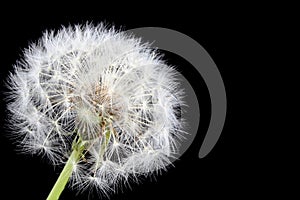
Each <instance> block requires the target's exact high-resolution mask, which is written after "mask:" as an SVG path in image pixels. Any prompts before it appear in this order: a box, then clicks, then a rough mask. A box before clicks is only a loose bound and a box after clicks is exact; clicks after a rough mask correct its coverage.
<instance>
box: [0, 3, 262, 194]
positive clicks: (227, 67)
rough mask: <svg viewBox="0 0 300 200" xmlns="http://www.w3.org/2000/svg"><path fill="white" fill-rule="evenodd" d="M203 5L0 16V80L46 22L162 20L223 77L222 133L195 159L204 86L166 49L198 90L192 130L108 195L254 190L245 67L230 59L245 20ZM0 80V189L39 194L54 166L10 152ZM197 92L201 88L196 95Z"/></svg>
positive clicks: (258, 187) (53, 25)
mask: <svg viewBox="0 0 300 200" xmlns="http://www.w3.org/2000/svg"><path fill="white" fill-rule="evenodd" d="M204 10H205V7H199V9H197V8H196V9H195V10H193V11H190V10H186V9H185V8H182V11H180V10H177V11H174V10H172V9H171V8H170V9H169V10H168V12H166V10H164V11H163V12H159V11H157V10H152V11H151V12H146V11H145V12H144V13H143V12H140V13H135V12H123V13H122V14H121V13H119V12H107V13H106V14H103V13H100V15H96V16H90V15H81V16H78V15H61V16H57V15H56V14H55V12H52V14H50V15H45V14H44V15H41V14H36V15H33V16H28V15H27V14H21V15H18V14H17V12H12V13H11V15H6V16H2V21H1V26H2V27H4V29H5V31H1V37H0V38H2V41H1V49H2V51H3V52H2V54H1V55H2V56H1V70H0V71H1V74H0V75H1V77H0V79H1V80H5V78H6V77H7V74H8V72H9V71H12V65H13V64H14V63H15V62H16V60H17V59H19V58H20V56H21V55H22V49H24V48H26V47H27V46H28V44H29V42H32V41H33V42H34V41H36V40H37V39H38V38H39V37H40V36H41V35H42V32H43V31H45V30H46V29H59V28H60V26H61V25H69V24H78V23H79V24H81V23H86V22H87V21H89V22H92V23H94V24H97V23H98V22H103V21H104V22H107V23H110V24H113V25H115V26H116V27H122V28H123V29H124V30H126V29H130V28H137V27H147V26H155V27H165V28H170V29H174V30H177V31H180V32H182V33H184V34H186V35H188V36H190V37H192V38H193V39H195V40H196V41H197V42H199V44H201V45H202V46H203V47H204V48H205V49H206V51H207V52H208V53H209V54H210V56H211V57H212V59H213V60H214V62H215V63H216V65H217V66H218V69H219V71H220V73H221V75H222V77H223V80H224V83H225V88H226V93H227V101H228V111H227V118H226V123H225V126H224V129H223V132H222V135H221V137H220V139H219V141H218V143H217V144H216V146H215V147H214V149H213V150H212V151H211V152H210V153H209V154H208V155H207V156H206V157H205V158H202V159H199V158H198V152H199V149H200V146H201V143H202V140H203V138H204V135H205V133H206V130H207V127H208V124H209V116H210V101H209V96H208V91H207V88H206V86H205V83H204V81H203V79H202V78H201V76H200V75H199V74H197V73H195V70H193V67H192V66H190V64H189V63H187V62H186V61H185V60H183V59H182V58H180V57H178V56H176V55H173V54H171V53H168V52H163V53H165V58H166V60H167V61H168V62H169V63H170V64H174V65H176V66H177V67H178V69H179V71H180V72H181V73H183V75H184V76H185V77H186V78H187V79H188V80H189V81H190V83H191V85H192V86H193V87H194V89H195V91H196V93H197V95H199V96H198V97H199V102H200V110H201V122H200V127H199V131H198V135H197V137H196V139H195V141H194V142H193V144H192V145H191V147H190V148H189V149H188V151H187V152H186V153H185V154H184V155H183V156H182V157H181V158H180V160H179V161H176V162H175V163H174V165H175V167H174V168H170V169H169V170H168V172H164V173H163V174H162V175H160V176H156V177H155V179H150V178H149V179H145V180H144V181H142V183H141V184H139V185H137V184H133V185H132V187H131V189H130V188H126V189H124V191H123V192H119V193H117V194H112V195H111V197H110V198H111V199H131V200H134V199H157V200H160V199H165V198H167V199H182V198H183V197H184V198H185V199H201V198H203V197H204V196H205V198H207V197H210V198H214V197H217V196H220V195H221V197H224V198H238V199H240V198H242V197H245V196H246V197H250V196H256V194H258V192H259V191H263V190H264V186H263V185H264V180H265V178H264V177H260V178H258V177H257V175H256V173H255V171H257V170H258V171H261V170H264V169H260V167H261V166H260V164H259V163H255V160H254V159H253V157H254V156H253V155H252V154H249V151H250V150H251V149H253V146H250V145H249V144H248V139H249V135H248V132H249V127H247V126H244V125H243V116H242V115H240V114H241V113H242V112H247V109H248V107H247V104H246V103H244V96H243V90H244V88H243V86H242V85H241V83H240V82H239V81H240V80H239V79H240V78H239V77H240V76H241V75H243V74H245V73H247V70H249V68H247V67H244V68H243V67H242V66H239V67H237V66H238V64H240V63H239V62H240V60H239V56H241V54H242V52H241V51H242V50H241V49H240V48H239V47H240V42H242V41H244V38H243V37H242V36H241V35H242V33H244V32H245V30H244V24H245V23H248V21H245V20H242V19H239V15H238V14H237V15H230V14H228V13H217V12H216V11H213V10H212V11H211V12H207V13H205V14H200V13H201V12H202V11H204ZM3 91H5V88H4V87H3V84H1V113H2V115H1V127H2V129H1V134H0V151H1V159H0V162H1V164H0V167H1V173H2V177H1V182H2V183H3V184H1V188H0V190H1V194H4V195H5V196H9V198H7V199H46V197H47V195H48V193H49V192H50V190H51V188H52V186H53V185H54V183H55V181H56V179H57V177H58V175H59V173H60V171H61V168H55V169H54V168H53V166H51V165H50V164H48V163H47V160H45V159H42V158H41V157H39V156H35V155H34V156H30V155H20V154H18V153H16V152H15V150H14V149H15V146H14V144H12V142H11V141H10V140H8V139H7V138H6V137H5V133H6V132H7V130H6V129H5V128H3V124H4V123H5V118H6V117H5V104H4V102H3V96H4V94H3ZM200 94H201V95H200ZM88 196H89V197H90V199H97V194H96V193H90V194H89V193H88V192H84V193H82V194H78V195H77V194H76V192H75V191H72V190H70V189H65V190H64V192H63V193H62V195H61V199H87V197H88Z"/></svg>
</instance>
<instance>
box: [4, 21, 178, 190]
mask: <svg viewBox="0 0 300 200" xmlns="http://www.w3.org/2000/svg"><path fill="white" fill-rule="evenodd" d="M14 69H15V70H14V73H12V74H11V75H10V76H9V79H8V87H9V90H10V94H9V95H8V110H9V111H10V112H9V113H10V115H9V116H10V117H9V121H10V125H11V127H12V129H13V130H14V131H13V133H14V135H15V136H17V137H18V139H19V145H20V146H21V147H22V149H23V150H24V151H26V152H30V153H42V154H45V155H47V156H48V158H49V159H50V160H51V161H52V162H53V163H62V162H65V158H66V156H67V155H69V154H70V152H71V144H72V139H74V134H76V133H78V134H80V136H81V138H83V140H85V141H87V147H86V151H85V152H84V155H85V156H84V157H83V158H82V160H80V162H78V163H74V171H73V177H72V178H73V179H72V183H73V186H74V187H78V188H81V189H82V188H87V187H88V186H91V185H92V186H96V188H100V189H101V190H102V191H103V192H104V193H105V192H107V191H108V190H114V189H115V188H116V186H117V185H118V183H119V182H120V180H123V181H126V180H128V178H129V177H130V175H131V176H133V177H136V176H139V175H147V174H148V173H151V172H154V171H157V170H161V169H165V168H166V166H167V165H169V164H170V160H169V157H170V156H173V155H174V154H175V153H176V150H177V137H178V136H180V133H181V131H182V119H180V117H178V112H180V108H181V106H182V105H183V100H182V97H183V92H182V90H179V83H178V80H177V79H176V71H175V69H174V68H173V67H170V66H168V65H166V64H165V63H164V62H163V61H162V60H161V58H160V56H159V55H158V53H157V52H156V51H154V50H151V49H150V47H149V45H148V44H142V43H141V41H140V39H136V38H134V37H132V36H127V35H125V34H124V33H121V32H117V31H115V30H114V29H113V28H111V29H108V28H106V27H105V26H103V25H102V24H100V25H98V26H93V25H85V26H74V27H63V28H62V29H60V30H59V31H57V32H54V31H50V32H45V33H44V35H43V37H42V38H41V39H40V40H39V41H38V42H37V43H36V44H32V45H31V46H30V47H29V48H28V49H27V50H26V51H25V52H24V59H23V60H22V62H19V63H18V64H16V65H15V67H14ZM106 131H110V133H112V134H111V135H110V137H109V139H106V140H107V141H105V143H106V149H105V151H104V152H103V151H102V150H101V148H102V145H103V143H104V141H103V140H104V139H105V137H103V135H104V134H105V133H106Z"/></svg>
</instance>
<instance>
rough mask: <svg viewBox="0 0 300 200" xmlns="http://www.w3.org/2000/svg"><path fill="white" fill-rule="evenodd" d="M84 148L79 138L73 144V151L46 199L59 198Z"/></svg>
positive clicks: (53, 199)
mask: <svg viewBox="0 0 300 200" xmlns="http://www.w3.org/2000/svg"><path fill="white" fill-rule="evenodd" d="M84 149H85V148H84V142H82V141H81V140H79V141H77V142H76V143H75V144H73V151H72V153H71V155H70V157H69V159H68V161H67V163H66V165H65V166H64V168H63V170H62V172H61V173H60V175H59V177H58V179H57V181H56V183H55V185H54V186H53V188H52V190H51V192H50V194H49V196H48V197H47V200H57V199H58V198H59V196H60V194H61V193H62V191H63V190H64V188H65V186H66V184H67V182H68V181H69V179H70V177H71V175H72V171H73V168H74V166H75V164H76V163H77V162H78V161H79V159H80V157H81V155H82V152H83V150H84Z"/></svg>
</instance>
